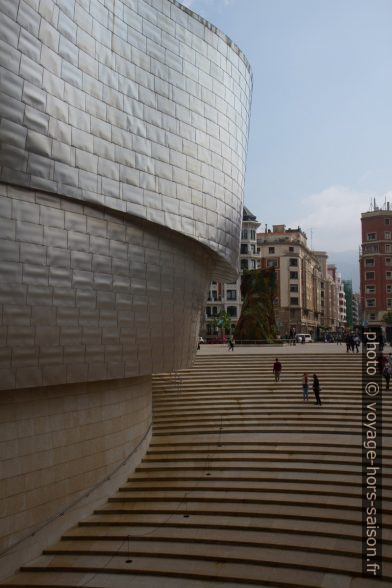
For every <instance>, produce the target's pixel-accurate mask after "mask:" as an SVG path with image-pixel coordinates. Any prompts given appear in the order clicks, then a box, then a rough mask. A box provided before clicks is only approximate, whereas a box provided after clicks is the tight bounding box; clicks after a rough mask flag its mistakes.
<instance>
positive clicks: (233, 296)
mask: <svg viewBox="0 0 392 588" xmlns="http://www.w3.org/2000/svg"><path fill="white" fill-rule="evenodd" d="M226 298H227V300H237V290H227V291H226Z"/></svg>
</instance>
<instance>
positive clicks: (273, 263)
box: [267, 259, 278, 267]
mask: <svg viewBox="0 0 392 588" xmlns="http://www.w3.org/2000/svg"><path fill="white" fill-rule="evenodd" d="M267 267H278V260H277V259H267Z"/></svg>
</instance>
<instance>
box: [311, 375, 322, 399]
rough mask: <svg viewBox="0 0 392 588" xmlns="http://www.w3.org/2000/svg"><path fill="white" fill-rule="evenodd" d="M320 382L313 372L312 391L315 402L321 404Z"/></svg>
mask: <svg viewBox="0 0 392 588" xmlns="http://www.w3.org/2000/svg"><path fill="white" fill-rule="evenodd" d="M320 390H321V388H320V382H319V379H318V377H317V374H313V392H314V396H315V398H316V402H315V404H319V405H320V406H321V399H320Z"/></svg>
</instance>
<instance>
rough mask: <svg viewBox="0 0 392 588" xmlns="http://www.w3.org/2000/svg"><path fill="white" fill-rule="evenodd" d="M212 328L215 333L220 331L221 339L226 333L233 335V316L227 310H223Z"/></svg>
mask: <svg viewBox="0 0 392 588" xmlns="http://www.w3.org/2000/svg"><path fill="white" fill-rule="evenodd" d="M212 326H213V329H214V331H215V332H216V331H217V330H218V329H220V332H221V337H223V335H224V334H225V332H226V331H229V333H231V316H230V315H229V314H228V313H227V312H226V311H225V310H221V311H220V313H219V314H217V315H215V316H214V318H213V320H212Z"/></svg>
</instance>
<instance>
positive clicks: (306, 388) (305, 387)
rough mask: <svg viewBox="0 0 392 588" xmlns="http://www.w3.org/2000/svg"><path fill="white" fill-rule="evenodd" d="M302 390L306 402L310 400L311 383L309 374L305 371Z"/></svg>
mask: <svg viewBox="0 0 392 588" xmlns="http://www.w3.org/2000/svg"><path fill="white" fill-rule="evenodd" d="M302 390H303V393H304V402H308V400H309V384H308V374H307V373H306V372H305V373H304V376H303V378H302Z"/></svg>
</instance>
